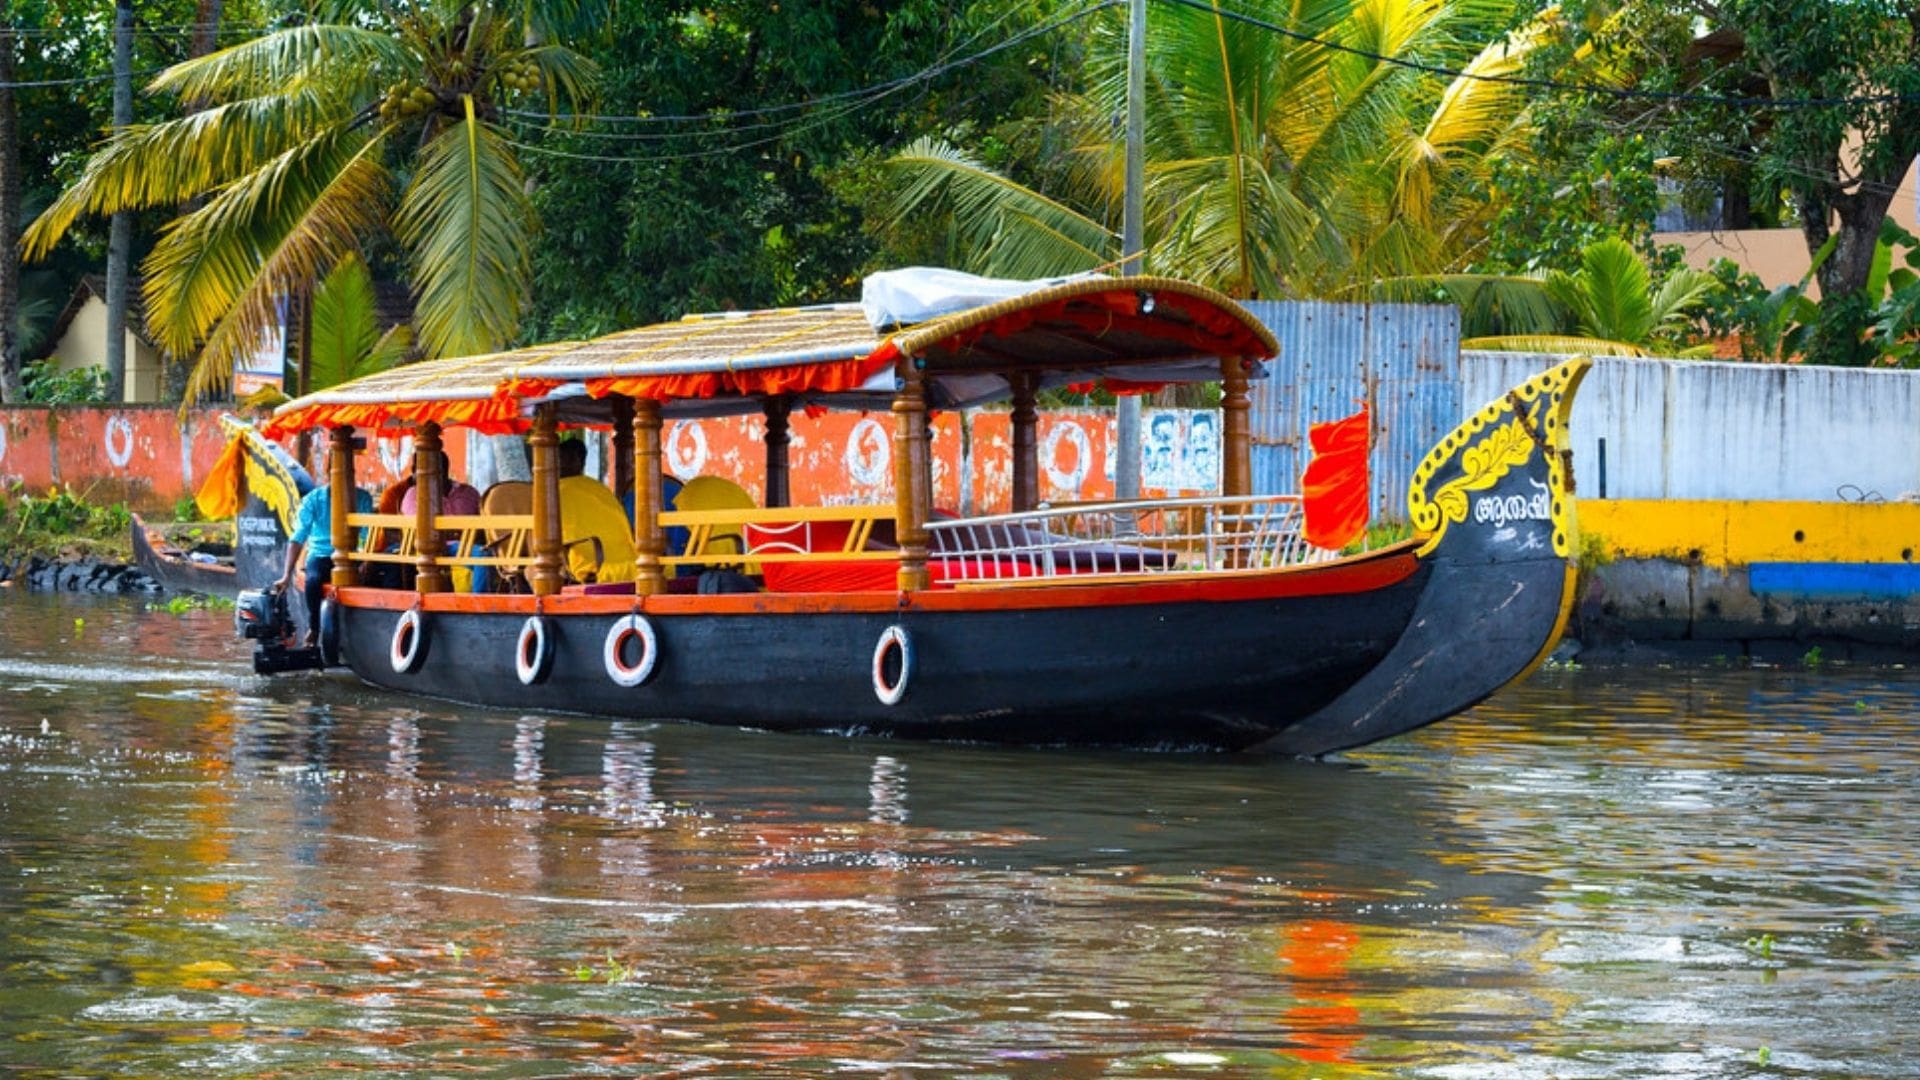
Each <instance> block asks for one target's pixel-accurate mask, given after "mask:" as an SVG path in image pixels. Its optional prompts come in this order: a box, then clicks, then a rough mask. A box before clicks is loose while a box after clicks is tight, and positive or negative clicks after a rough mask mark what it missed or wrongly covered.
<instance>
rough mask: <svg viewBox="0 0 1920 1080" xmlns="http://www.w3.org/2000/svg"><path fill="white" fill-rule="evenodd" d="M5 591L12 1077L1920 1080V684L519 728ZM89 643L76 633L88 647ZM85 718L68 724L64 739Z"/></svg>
mask: <svg viewBox="0 0 1920 1080" xmlns="http://www.w3.org/2000/svg"><path fill="white" fill-rule="evenodd" d="M73 618H74V615H73V613H72V610H71V609H69V608H65V607H61V606H57V605H50V604H40V603H37V602H33V601H30V600H23V599H22V598H18V597H12V596H6V597H0V813H3V814H4V820H5V822H6V827H5V829H4V831H0V973H4V977H0V1061H4V1062H6V1063H7V1065H8V1067H9V1068H10V1069H12V1070H14V1071H20V1072H24V1073H25V1074H27V1075H36V1074H37V1075H49V1076H51V1075H67V1074H71V1073H76V1072H84V1073H98V1072H102V1071H107V1070H115V1071H127V1072H133V1073H162V1072H166V1073H171V1072H177V1071H180V1070H183V1069H209V1070H214V1071H216V1072H226V1073H244V1074H252V1073H258V1072H272V1071H281V1072H297V1073H305V1072H314V1071H319V1070H322V1069H329V1070H331V1069H352V1070H359V1071H378V1072H388V1071H401V1070H408V1071H416V1072H422V1073H428V1074H439V1073H447V1072H453V1071H470V1070H473V1069H484V1070H488V1071H494V1070H499V1071H512V1072H515V1073H527V1074H554V1073H581V1072H588V1073H590V1072H606V1073H616V1074H634V1073H645V1074H656V1073H660V1074H687V1075H743V1074H745V1073H747V1072H753V1073H755V1074H756V1075H758V1074H761V1073H768V1074H772V1075H793V1076H801V1075H805V1076H814V1075H823V1074H830V1073H837V1072H856V1073H857V1072H880V1073H884V1074H891V1075H907V1074H910V1073H912V1072H916V1071H917V1072H930V1073H933V1074H942V1075H943V1074H949V1073H961V1072H979V1073H986V1074H990V1075H1007V1076H1104V1075H1112V1074H1136V1073H1158V1074H1167V1075H1193V1074H1200V1073H1206V1074H1212V1075H1253V1074H1259V1075H1277V1076H1300V1077H1306V1076H1314V1077H1335V1076H1377V1075H1416V1076H1448V1077H1455V1076H1457V1077H1468V1076H1472V1077H1478V1076H1512V1077H1539V1076H1548V1075H1553V1076H1594V1077H1640V1076H1648V1077H1651V1076H1688V1077H1708V1078H1719V1077H1735V1076H1747V1075H1754V1074H1757V1073H1759V1072H1761V1067H1760V1063H1759V1062H1760V1056H1761V1050H1762V1049H1763V1048H1764V1049H1765V1051H1766V1054H1765V1056H1766V1059H1767V1062H1768V1064H1767V1067H1766V1068H1767V1071H1768V1072H1770V1073H1771V1072H1780V1073H1787V1074H1795V1075H1807V1076H1901V1075H1907V1074H1909V1073H1910V1071H1911V1062H1912V1061H1913V1060H1914V1059H1915V1054H1916V1052H1917V1051H1920V1044H1917V1043H1916V1038H1915V1036H1913V1035H1912V1034H1910V1033H1909V1027H1910V1023H1909V1020H1910V1017H1911V1016H1913V1015H1916V1014H1917V1013H1920V882H1917V881H1916V876H1915V873H1914V871H1913V869H1912V866H1913V862H1912V857H1911V841H1910V837H1911V836H1912V835H1914V833H1915V831H1916V828H1920V809H1916V806H1915V803H1914V800H1913V798H1912V792H1913V791H1914V790H1915V785H1916V782H1917V781H1920V760H1917V759H1916V752H1915V750H1914V747H1915V746H1916V745H1920V741H1917V739H1916V737H1917V736H1920V676H1916V675H1915V674H1913V673H1907V672H1897V671H1880V672H1854V673H1848V672H1832V671H1821V672H1807V671H1793V672H1751V671H1739V672H1732V671H1725V672H1711V671H1709V672H1642V673H1637V674H1633V675H1599V674H1595V673H1577V674H1571V675H1558V676H1553V677H1549V678H1543V679H1540V680H1536V681H1535V682H1534V683H1533V684H1531V685H1530V686H1528V687H1527V688H1525V689H1524V690H1523V691H1522V692H1519V693H1516V694H1512V695H1508V696H1505V697H1503V698H1501V699H1499V700H1498V701H1496V702H1493V703H1490V704H1489V705H1488V706H1485V707H1482V708H1481V709H1478V710H1476V711H1475V712H1474V713H1473V714H1471V715H1469V716H1468V717H1464V718H1461V719H1460V720H1458V721H1455V722H1453V723H1450V724H1446V725H1442V726H1439V727H1436V728H1434V729H1431V730H1430V731H1427V732H1424V733H1422V734H1420V735H1419V736H1417V737H1414V738H1409V739H1404V740H1400V741H1398V742H1394V743H1390V744H1386V745H1384V746H1381V747H1378V748H1374V749H1372V750H1369V751H1368V752H1365V753H1362V754H1356V755H1354V756H1352V757H1351V758H1350V759H1348V760H1347V761H1346V762H1344V763H1341V764H1336V765H1323V766H1301V765H1297V764H1292V763H1287V762H1273V761H1261V760H1247V759H1233V758H1218V757H1208V758H1195V757H1181V756H1168V755H1151V754H1110V753H1100V754H1061V753H1029V752H1012V751H1001V750H990V749H981V748H967V747H927V746H920V745H913V744H903V743H885V742H872V741H855V740H835V739H825V738H785V737H775V736H769V735H765V734H760V733H754V732H739V731H725V730H714V729H699V728H691V727H685V726H680V725H673V724H639V723H632V722H621V723H605V722H600V721H593V720H587V719H581V718H577V717H567V716H561V715H557V714H556V715H552V716H541V715H511V714H499V713H482V712H476V711H473V710H467V709H462V708H458V707H453V706H440V705H435V704H433V703H422V702H419V701H413V700H407V699H400V698H394V697H390V696H385V695H380V694H375V693H372V692H369V691H366V690H363V689H360V688H358V687H357V686H355V685H353V684H351V683H349V682H345V681H342V680H337V679H316V678H306V679H294V680H287V681H275V682H268V681H263V680H257V679H252V678H249V677H245V676H242V675H238V674H236V672H238V671H240V670H241V665H242V664H243V663H244V659H243V653H241V652H240V650H238V649H237V648H234V647H232V646H229V645H227V644H225V643H224V639H223V637H221V636H219V635H224V634H225V627H224V625H222V624H220V623H219V622H217V621H213V620H209V621H207V622H205V623H197V622H195V621H193V620H192V619H189V620H188V621H186V622H185V623H182V622H181V621H180V620H179V619H178V618H177V617H175V616H170V615H161V614H153V613H140V612H137V611H134V610H130V609H128V608H125V607H119V608H114V607H111V606H99V607H94V608H88V609H87V615H86V621H87V626H86V628H85V630H84V634H85V635H86V636H87V639H88V641H89V642H93V643H108V642H111V643H115V644H117V645H120V646H124V647H128V648H134V647H139V645H140V643H143V642H146V643H151V642H168V643H172V644H175V645H177V647H179V648H180V649H182V650H184V653H185V656H186V661H185V663H184V666H183V665H181V664H178V663H176V661H175V660H174V659H173V658H171V657H151V658H145V659H134V660H132V661H131V662H130V665H129V666H130V669H131V670H130V671H129V672H128V673H127V675H126V676H125V677H121V678H115V679H99V678H96V676H95V674H94V672H95V668H96V666H97V665H94V664H91V663H74V662H73V659H72V658H73V656H74V655H76V653H75V651H74V649H73V648H72V643H71V641H68V640H67V638H69V637H70V636H71V634H72V630H71V623H72V620H73ZM63 642H64V644H63ZM43 720H44V721H45V722H46V727H47V733H46V734H42V732H41V726H42V721H43Z"/></svg>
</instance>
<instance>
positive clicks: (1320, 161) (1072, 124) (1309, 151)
mask: <svg viewBox="0 0 1920 1080" xmlns="http://www.w3.org/2000/svg"><path fill="white" fill-rule="evenodd" d="M1236 6H1237V7H1239V8H1242V9H1244V8H1245V7H1246V5H1236ZM1272 10H1273V11H1274V12H1275V14H1273V15H1272V17H1271V18H1272V20H1273V22H1274V23H1275V24H1276V25H1280V26H1282V27H1283V28H1284V29H1285V30H1287V31H1288V33H1280V32H1276V31H1275V30H1274V29H1272V28H1271V27H1262V26H1257V25H1249V24H1248V23H1245V22H1242V21H1239V20H1236V19H1233V18H1230V17H1229V16H1228V14H1227V13H1226V12H1225V11H1224V10H1223V9H1220V8H1218V7H1217V6H1216V7H1212V8H1210V9H1208V8H1205V7H1204V5H1202V6H1194V5H1191V4H1185V3H1168V4H1162V5H1159V6H1157V7H1156V8H1155V9H1154V13H1153V18H1154V23H1153V33H1152V34H1151V35H1150V36H1149V38H1148V43H1147V67H1148V71H1147V83H1148V95H1149V97H1148V116H1149V122H1148V130H1147V138H1146V147H1145V150H1146V159H1147V179H1146V190H1145V197H1146V203H1147V215H1146V216H1147V222H1146V226H1147V228H1146V232H1147V238H1148V239H1147V243H1148V248H1149V251H1148V261H1149V263H1150V264H1151V265H1152V267H1153V269H1154V270H1155V271H1156V272H1166V273H1171V274H1176V275H1179V276H1182V277H1187V278H1190V279H1193V280H1197V281H1201V282H1205V283H1208V284H1211V285H1214V286H1215V287H1218V288H1220V289H1222V290H1223V291H1226V292H1228V293H1230V294H1232V295H1236V296H1241V297H1251V296H1265V297H1282V296H1299V295H1309V296H1338V295H1348V294H1352V293H1355V292H1359V291H1362V290H1364V289H1366V288H1367V287H1369V286H1370V284H1371V282H1372V280H1373V279H1374V278H1375V277H1377V276H1381V275H1392V276H1406V275H1419V274H1432V273H1436V272H1440V271H1443V270H1447V269H1450V268H1453V267H1457V266H1459V265H1463V264H1464V263H1465V262H1466V261H1467V260H1468V258H1470V253H1471V249H1472V247H1473V245H1474V244H1475V243H1476V242H1477V239H1478V238H1479V236H1481V235H1482V234H1483V230H1484V228H1485V225H1486V222H1487V221H1488V219H1489V217H1490V215H1491V213H1492V210H1493V207H1492V206H1491V205H1490V204H1489V203H1488V201H1487V200H1486V199H1485V197H1484V194H1483V192H1484V186H1483V185H1484V181H1485V180H1486V178H1487V175H1488V172H1489V170H1490V169H1491V167H1492V165H1493V163H1494V162H1495V161H1497V160H1498V159H1500V158H1502V157H1511V156H1515V155H1520V154H1523V153H1525V150H1526V138H1525V136H1526V133H1527V131H1528V128H1527V122H1526V117H1525V112H1524V110H1523V108H1522V107H1521V104H1522V103H1521V102H1520V100H1519V97H1518V94H1519V88H1518V87H1517V86H1515V85H1514V84H1511V83H1507V82H1500V81H1490V80H1488V79H1487V78H1485V77H1486V76H1501V75H1510V74H1513V73H1515V72H1517V71H1518V69H1519V68H1520V66H1521V65H1522V64H1523V63H1524V62H1525V59H1526V57H1527V55H1528V54H1529V52H1530V51H1531V50H1533V49H1534V48H1535V47H1536V46H1537V45H1538V44H1539V43H1540V42H1541V40H1543V38H1544V37H1545V36H1546V35H1547V33H1548V27H1549V26H1550V25H1551V24H1550V23H1549V22H1548V21H1546V20H1547V16H1542V18H1541V19H1540V20H1538V21H1536V22H1535V23H1531V24H1529V25H1528V27H1527V28H1525V29H1523V30H1522V31H1520V32H1518V33H1515V34H1513V35H1509V36H1506V37H1502V38H1499V39H1498V40H1495V41H1494V42H1492V43H1491V44H1485V37H1486V33H1487V28H1489V27H1493V26H1498V25H1502V24H1503V23H1504V22H1505V21H1506V20H1507V19H1508V18H1509V17H1510V16H1511V14H1512V10H1513V8H1512V4H1510V3H1508V2H1507V0H1430V2H1424V3H1416V4H1410V3H1406V2H1405V0H1299V2H1297V3H1293V4H1290V5H1274V6H1273V9H1272ZM1307 39H1311V40H1307ZM1125 55H1126V49H1125V41H1124V34H1123V33H1121V32H1120V31H1119V29H1118V27H1117V25H1114V24H1103V25H1102V27H1101V28H1100V30H1099V31H1098V32H1097V36H1096V38H1095V41H1094V45H1093V51H1092V57H1091V60H1090V62H1089V68H1090V70H1091V71H1092V72H1093V74H1094V79H1093V82H1092V84H1091V88H1090V90H1089V91H1088V92H1087V93H1085V94H1082V95H1076V96H1072V97H1069V98H1065V99H1063V100H1062V101H1061V102H1060V103H1059V105H1058V111H1059V113H1060V115H1061V116H1062V117H1063V118H1064V119H1063V120H1062V121H1061V124H1062V126H1063V128H1064V130H1065V141H1066V142H1067V144H1068V146H1069V147H1070V157H1069V160H1068V161H1067V163H1066V165H1065V167H1064V169H1063V170H1062V176H1061V177H1060V182H1059V183H1058V184H1057V187H1058V188H1059V189H1060V190H1059V191H1057V192H1054V193H1052V194H1049V195H1043V194H1041V193H1039V192H1037V191H1034V190H1031V189H1029V188H1026V187H1024V186H1022V185H1021V184H1019V183H1017V182H1016V181H1015V180H1013V179H1012V178H1011V177H1009V176H1008V175H1007V174H1005V173H1003V172H999V171H996V170H994V169H990V168H988V167H987V166H985V165H984V164H983V163H982V162H981V161H980V160H979V159H978V158H976V157H974V156H972V155H970V154H968V153H967V152H965V151H963V150H961V149H959V148H957V147H955V146H953V145H951V144H949V143H946V142H942V141H940V140H935V139H923V140H921V141H919V142H917V143H915V144H913V145H911V146H910V147H908V148H907V149H906V150H905V151H904V152H902V153H901V154H899V155H897V156H896V157H895V158H893V159H892V164H893V165H894V166H895V167H896V168H897V169H899V170H900V172H901V173H902V175H903V178H904V179H903V183H902V184H901V185H900V187H899V188H898V190H897V192H896V194H895V197H894V198H893V200H892V201H891V202H890V203H889V204H888V205H887V206H886V207H885V209H884V212H883V215H882V227H883V228H884V227H886V226H887V225H888V224H891V223H898V222H902V221H905V220H906V219H908V218H909V217H910V216H912V215H915V214H919V213H924V212H927V211H929V210H931V209H934V208H944V209H946V210H948V211H950V216H951V220H952V221H953V224H954V229H955V231H956V237H957V240H958V243H959V248H960V255H961V258H962V261H964V262H965V263H967V264H968V265H970V266H971V267H972V268H975V269H979V270H983V271H986V272H990V273H999V274H1005V275H1010V276H1023V277H1035V276H1046V275H1051V274H1059V273H1068V272H1074V271H1081V270H1087V269H1091V268H1093V267H1096V266H1101V265H1105V264H1110V263H1112V262H1114V261H1117V259H1118V258H1119V256H1120V254H1121V253H1120V252H1119V250H1118V246H1119V245H1118V237H1117V234H1116V230H1115V229H1114V225H1113V223H1114V221H1115V219H1116V218H1117V216H1118V215H1117V208H1118V207H1119V205H1120V197H1121V188H1120V178H1121V175H1122V168H1121V163H1122V154H1123V150H1124V148H1123V146H1122V145H1121V143H1120V142H1119V139H1118V135H1117V133H1116V130H1115V126H1114V124H1113V122H1112V118H1113V117H1114V116H1116V115H1119V114H1120V111H1121V107H1122V104H1123V101H1124V83H1125V79H1124V75H1125ZM1388 58H1390V59H1388ZM1395 60H1397V61H1404V62H1405V63H1394V62H1392V61H1395ZM1406 64H1415V65H1423V66H1426V67H1438V68H1445V69H1449V70H1452V69H1459V70H1462V71H1464V72H1466V74H1463V75H1460V76H1457V77H1456V78H1454V79H1453V80H1452V81H1451V82H1450V83H1436V81H1435V80H1434V78H1433V77H1432V75H1431V74H1429V73H1428V72H1426V71H1421V70H1415V69H1413V68H1411V67H1408V66H1406Z"/></svg>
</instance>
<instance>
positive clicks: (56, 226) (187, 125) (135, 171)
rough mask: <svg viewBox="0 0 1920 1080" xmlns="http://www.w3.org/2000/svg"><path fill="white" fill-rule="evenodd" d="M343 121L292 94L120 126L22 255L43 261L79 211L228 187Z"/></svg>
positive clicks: (176, 199) (324, 106)
mask: <svg viewBox="0 0 1920 1080" xmlns="http://www.w3.org/2000/svg"><path fill="white" fill-rule="evenodd" d="M340 119H342V117H341V116H340V115H339V113H338V111H337V109H336V108H335V107H334V106H333V104H332V103H331V102H330V101H329V100H328V99H326V98H325V97H323V96H321V95H318V94H314V93H312V92H308V91H292V92H289V93H286V94H278V95H273V96H269V97H258V98H248V99H246V100H244V101H236V102H231V103H229V104H226V105H219V106H215V107H214V108H211V109H207V110H205V111H203V112H198V113H195V114H193V115H192V116H187V117H183V118H181V119H179V120H170V121H167V122H165V123H161V124H143V125H135V126H132V127H128V128H124V129H122V130H121V131H120V132H118V133H116V134H115V135H114V136H113V138H112V139H111V140H109V141H108V142H107V143H106V145H104V146H102V147H101V148H100V149H99V150H98V151H96V152H95V153H94V155H93V157H92V158H91V159H90V160H88V162H87V165H86V168H85V169H84V170H83V171H82V172H81V174H80V178H79V179H78V180H76V181H74V183H73V184H72V185H71V186H70V187H68V188H67V189H66V190H65V191H62V192H61V193H60V195H59V197H58V198H56V199H55V200H54V201H53V203H52V204H51V205H49V206H48V207H47V209H46V210H45V211H44V212H43V213H42V214H41V215H40V216H39V217H38V218H36V219H35V220H34V222H33V224H32V225H31V226H30V227H29V228H28V229H27V231H26V233H25V235H24V236H23V237H22V238H21V254H22V257H23V258H25V259H28V260H34V259H39V258H43V257H45V256H46V254H47V253H48V252H50V251H52V250H53V247H54V245H55V244H58V243H59V242H60V238H61V237H62V236H64V235H66V232H67V230H68V229H70V228H72V226H73V223H74V222H75V221H76V220H78V219H79V218H80V217H81V216H82V215H84V214H103V215H104V214H113V213H118V212H119V211H122V210H144V209H149V208H152V207H170V206H177V205H179V204H180V203H183V202H185V201H187V200H188V199H191V198H194V197H196V196H199V195H202V194H205V193H206V192H208V191H211V190H213V189H214V188H216V187H219V186H221V185H223V184H227V183H231V182H232V181H234V180H236V179H238V178H239V177H242V176H245V175H247V174H248V173H250V172H252V171H254V170H255V169H258V168H260V167H261V166H262V165H264V164H266V163H267V162H268V161H271V160H273V159H274V158H275V157H278V156H279V155H280V154H282V153H285V152H286V151H287V150H288V149H289V148H290V147H293V146H296V145H299V144H300V143H302V142H304V141H306V140H307V139H310V138H312V137H313V136H314V135H315V134H316V133H317V132H319V131H320V130H322V129H323V128H324V127H326V126H327V125H329V124H331V123H335V122H338V121H339V120H340Z"/></svg>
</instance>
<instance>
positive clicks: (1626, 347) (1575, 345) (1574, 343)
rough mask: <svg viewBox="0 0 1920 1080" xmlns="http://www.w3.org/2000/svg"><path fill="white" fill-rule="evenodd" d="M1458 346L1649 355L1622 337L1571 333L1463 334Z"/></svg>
mask: <svg viewBox="0 0 1920 1080" xmlns="http://www.w3.org/2000/svg"><path fill="white" fill-rule="evenodd" d="M1460 347H1461V348H1463V349H1484V350H1487V351H1489V352H1530V353H1551V354H1553V355H1556V356H1651V355H1652V354H1651V353H1649V352H1647V350H1645V349H1643V348H1641V347H1640V346H1638V345H1631V344H1628V343H1627V342H1624V341H1608V340H1606V339H1605V338H1592V337H1580V336H1578V335H1571V334H1509V335H1505V336H1502V337H1478V338H1466V339H1464V340H1462V341H1461V342H1460Z"/></svg>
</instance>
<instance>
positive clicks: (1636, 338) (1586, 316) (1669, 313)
mask: <svg viewBox="0 0 1920 1080" xmlns="http://www.w3.org/2000/svg"><path fill="white" fill-rule="evenodd" d="M1580 264H1581V265H1580V269H1578V270H1576V271H1574V272H1573V273H1571V274H1569V273H1566V272H1564V271H1560V270H1550V271H1548V272H1547V274H1546V276H1545V277H1544V278H1542V279H1540V287H1541V289H1542V290H1543V291H1544V292H1545V294H1546V296H1547V297H1548V299H1549V300H1550V301H1551V302H1552V304H1553V306H1554V307H1555V308H1556V309H1557V310H1558V311H1559V312H1560V313H1561V315H1560V321H1561V327H1560V329H1561V331H1564V332H1548V333H1536V334H1506V335H1498V336H1489V337H1476V338H1468V339H1466V340H1465V341H1462V342H1461V343H1460V345H1461V347H1462V348H1467V349H1496V350H1518V351H1523V352H1554V353H1586V354H1589V355H1600V356H1652V355H1655V354H1656V353H1665V354H1666V355H1675V354H1677V355H1680V356H1693V357H1698V356H1711V355H1712V354H1713V347H1712V346H1711V345H1705V346H1696V347H1692V348H1681V347H1679V345H1678V338H1679V332H1680V331H1681V330H1682V329H1683V328H1684V327H1685V326H1686V325H1687V323H1688V321H1689V320H1690V319H1691V317H1692V312H1693V311H1694V309H1696V308H1698V307H1699V306H1700V305H1701V304H1702V303H1703V302H1705V301H1706V299H1707V297H1708V296H1710V295H1711V294H1712V293H1713V291H1714V290H1715V289H1717V288H1719V283H1718V282H1717V281H1715V280H1714V278H1713V275H1711V274H1706V273H1702V272H1701V271H1698V270H1692V269H1689V268H1686V267H1680V268H1678V269H1675V270H1673V271H1671V272H1670V273H1668V274H1667V276H1666V278H1665V279H1664V280H1663V281H1661V282H1660V285H1659V287H1658V288H1655V287H1654V284H1653V278H1652V275H1651V274H1649V273H1648V271H1647V264H1646V263H1645V262H1644V261H1642V260H1641V258H1640V254H1639V253H1638V252H1636V251H1635V250H1634V249H1633V245H1632V244H1629V243H1627V242H1626V241H1625V240H1622V239H1619V238H1618V237H1610V238H1608V239H1606V240H1601V241H1598V242H1596V243H1592V244H1588V245H1587V246H1586V248H1585V249H1583V250H1582V251H1581V253H1580Z"/></svg>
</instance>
